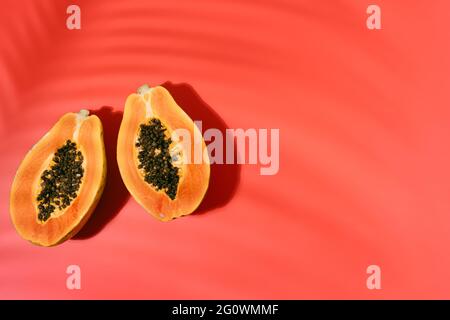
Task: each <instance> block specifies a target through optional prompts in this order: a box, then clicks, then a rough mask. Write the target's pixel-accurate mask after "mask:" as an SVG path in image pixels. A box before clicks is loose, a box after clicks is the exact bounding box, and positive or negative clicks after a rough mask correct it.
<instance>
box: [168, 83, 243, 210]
mask: <svg viewBox="0 0 450 320" xmlns="http://www.w3.org/2000/svg"><path fill="white" fill-rule="evenodd" d="M162 86H163V87H164V88H166V89H167V90H168V91H169V92H170V94H171V95H172V96H173V98H174V99H175V101H176V102H177V104H178V105H179V106H180V107H181V108H182V109H183V110H184V111H185V112H186V113H187V114H188V115H189V116H190V117H191V119H192V120H194V121H199V120H201V121H202V133H203V132H204V131H206V130H208V129H211V128H215V129H218V130H220V132H222V134H223V136H224V137H225V133H226V129H227V128H228V126H227V124H226V123H225V121H224V120H223V119H222V118H221V117H220V116H219V115H218V114H217V113H216V112H215V111H214V110H213V109H212V108H211V107H210V106H209V105H208V104H207V103H206V102H205V101H203V100H202V98H201V97H200V96H199V95H198V94H197V92H196V91H195V90H194V89H193V88H192V86H191V85H189V84H186V83H181V84H173V83H171V82H165V83H164V84H162ZM226 152H227V150H225V148H224V150H223V157H224V159H226ZM233 153H234V154H233V157H234V158H236V156H235V151H234V150H233ZM240 171H241V168H240V165H239V164H236V161H235V162H234V164H211V176H210V180H209V188H208V191H207V192H206V195H205V198H204V199H203V201H202V203H201V204H200V206H199V207H198V208H197V210H196V211H195V213H194V214H201V213H206V212H208V211H210V210H212V209H215V208H219V207H223V206H224V205H226V204H227V203H228V202H229V201H230V200H231V199H232V198H233V196H234V194H235V193H236V190H237V187H238V185H239V180H240V173H241V172H240Z"/></svg>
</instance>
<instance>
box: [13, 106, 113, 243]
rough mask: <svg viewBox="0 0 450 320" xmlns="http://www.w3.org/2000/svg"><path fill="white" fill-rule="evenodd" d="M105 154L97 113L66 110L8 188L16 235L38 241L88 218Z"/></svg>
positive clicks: (57, 239)
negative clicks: (68, 111) (90, 113)
mask: <svg viewBox="0 0 450 320" xmlns="http://www.w3.org/2000/svg"><path fill="white" fill-rule="evenodd" d="M105 179H106V156H105V146H104V142H103V127H102V123H101V122H100V119H99V118H98V117H97V116H95V115H91V116H89V111H87V110H81V111H80V112H79V113H67V114H65V115H64V116H62V117H61V118H60V119H59V120H58V122H57V123H56V124H55V125H54V126H53V127H52V128H51V130H50V131H49V132H47V133H46V134H45V135H44V137H42V138H41V139H40V140H39V142H37V143H36V144H35V145H34V146H33V147H32V148H31V150H30V151H29V152H28V153H27V155H26V156H25V158H24V159H23V160H22V162H21V164H20V166H19V169H18V170H17V173H16V176H15V178H14V182H13V184H12V188H11V194H10V214H11V219H12V222H13V224H14V226H15V228H16V230H17V232H18V233H19V235H20V236H21V237H22V238H24V239H26V240H28V241H30V242H32V243H34V244H37V245H41V246H54V245H57V244H60V243H62V242H64V241H65V240H67V239H70V238H71V237H72V236H74V235H75V234H76V233H77V232H78V231H79V230H80V229H81V228H82V227H83V225H84V224H85V223H86V221H87V220H88V219H89V217H90V216H91V214H92V212H93V210H94V208H95V206H96V205H97V203H98V200H99V199H100V196H101V194H102V192H103V188H104V185H105Z"/></svg>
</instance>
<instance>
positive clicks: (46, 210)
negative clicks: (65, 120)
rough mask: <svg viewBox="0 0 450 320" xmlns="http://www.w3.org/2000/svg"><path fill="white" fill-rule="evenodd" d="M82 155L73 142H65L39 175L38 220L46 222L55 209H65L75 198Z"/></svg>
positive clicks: (81, 171) (79, 177) (79, 182)
mask: <svg viewBox="0 0 450 320" xmlns="http://www.w3.org/2000/svg"><path fill="white" fill-rule="evenodd" d="M82 164H83V155H82V154H81V151H79V150H78V149H77V145H76V144H75V142H72V141H70V140H67V141H66V143H65V144H64V145H63V146H62V147H61V148H59V149H58V150H57V151H56V153H55V155H54V156H53V159H52V164H51V166H50V168H49V169H47V170H45V171H44V172H43V173H42V175H41V188H42V190H41V192H40V193H39V195H38V197H37V201H38V209H39V214H38V219H39V220H41V221H47V219H48V218H50V216H51V214H52V213H53V212H54V211H55V209H56V208H59V209H60V210H62V209H65V208H66V207H68V206H69V205H70V203H71V202H72V200H73V199H74V198H76V196H77V192H78V189H79V188H80V184H81V178H83V174H84V169H83V167H82Z"/></svg>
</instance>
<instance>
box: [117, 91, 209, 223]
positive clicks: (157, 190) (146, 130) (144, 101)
mask: <svg viewBox="0 0 450 320" xmlns="http://www.w3.org/2000/svg"><path fill="white" fill-rule="evenodd" d="M199 150H200V153H199V152H198V151H199ZM199 154H200V157H197V159H194V155H199ZM195 160H197V161H195ZM117 162H118V166H119V171H120V174H121V176H122V180H123V182H124V184H125V186H126V187H127V189H128V190H129V192H130V193H131V195H132V196H133V197H134V199H135V200H136V201H137V202H138V203H139V204H140V205H141V206H142V207H143V208H144V209H145V210H146V211H147V212H148V213H150V214H151V215H152V216H154V217H155V218H156V219H159V220H161V221H170V220H172V219H174V218H177V217H180V216H184V215H188V214H190V213H192V212H194V211H195V209H196V208H197V207H198V206H199V205H200V203H201V201H202V199H203V198H204V196H205V193H206V191H207V189H208V185H209V176H210V163H209V158H208V153H207V150H206V145H205V141H204V139H203V137H202V135H201V133H200V130H199V129H198V127H197V126H196V125H195V123H194V122H193V121H192V119H191V118H190V117H189V116H188V115H187V114H186V113H185V112H184V111H183V109H182V108H181V107H180V106H178V104H177V103H176V102H175V100H174V99H173V97H172V96H171V94H170V93H169V92H168V91H167V90H166V89H165V88H164V87H162V86H156V87H153V88H150V87H149V86H148V85H143V86H141V87H140V88H139V89H138V90H137V93H132V94H130V95H129V96H128V98H127V100H126V103H125V109H124V115H123V119H122V122H121V125H120V129H119V135H118V139H117Z"/></svg>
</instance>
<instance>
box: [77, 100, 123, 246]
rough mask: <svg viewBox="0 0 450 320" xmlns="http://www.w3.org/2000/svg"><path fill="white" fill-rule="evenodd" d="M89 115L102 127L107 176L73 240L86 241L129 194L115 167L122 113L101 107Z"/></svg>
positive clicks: (106, 222)
mask: <svg viewBox="0 0 450 320" xmlns="http://www.w3.org/2000/svg"><path fill="white" fill-rule="evenodd" d="M90 113H91V114H94V115H96V116H97V117H99V118H100V120H101V121H102V125H103V138H104V142H105V151H106V161H107V174H106V184H105V189H104V190H103V194H102V197H101V199H100V200H99V202H98V204H97V207H96V208H95V211H94V212H93V213H92V216H91V218H90V219H89V220H88V221H87V223H86V225H85V226H84V227H83V228H82V229H81V230H80V232H78V233H77V234H76V235H75V236H74V237H73V239H79V240H82V239H87V238H90V237H92V236H94V235H96V234H97V233H99V232H100V231H101V230H102V229H103V228H104V227H105V226H106V225H107V224H108V223H109V222H110V221H111V220H113V219H114V217H115V216H117V214H118V213H119V211H120V210H121V209H122V208H123V206H124V205H125V204H126V202H127V201H128V198H129V197H130V194H129V193H128V190H127V188H126V187H125V185H124V183H123V181H122V178H121V176H120V172H119V167H118V165H117V157H116V150H117V135H118V133H119V128H120V123H121V121H122V116H123V112H122V111H116V110H114V109H113V108H112V107H109V106H103V107H101V108H100V109H97V110H91V111H90Z"/></svg>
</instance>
